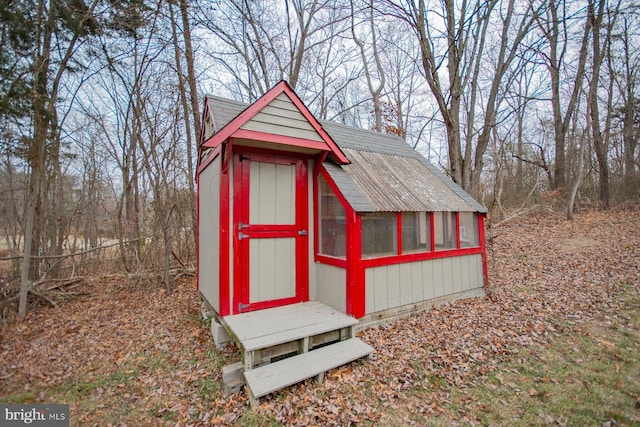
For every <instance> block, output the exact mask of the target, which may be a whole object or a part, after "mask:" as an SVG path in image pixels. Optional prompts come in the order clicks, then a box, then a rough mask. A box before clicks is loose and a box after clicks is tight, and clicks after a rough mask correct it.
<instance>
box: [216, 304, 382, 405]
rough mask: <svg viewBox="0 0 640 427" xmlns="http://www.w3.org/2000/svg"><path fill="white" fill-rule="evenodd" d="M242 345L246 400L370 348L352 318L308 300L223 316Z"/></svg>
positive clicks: (253, 400)
mask: <svg viewBox="0 0 640 427" xmlns="http://www.w3.org/2000/svg"><path fill="white" fill-rule="evenodd" d="M222 320H223V323H224V325H225V327H226V329H227V330H228V332H229V333H230V335H231V336H232V338H233V339H234V341H235V342H236V344H237V345H238V347H239V348H240V349H241V351H242V367H243V370H244V378H245V380H246V385H247V387H248V391H249V397H250V400H251V403H252V405H256V404H257V403H258V398H260V397H262V396H265V395H267V394H269V393H272V392H274V391H277V390H280V389H282V388H284V387H287V386H289V385H292V384H295V383H297V382H300V381H304V380H305V379H307V378H311V377H316V378H317V379H318V380H319V381H321V380H322V378H323V375H324V372H326V371H327V370H329V369H333V368H336V367H338V366H341V365H344V364H346V363H349V362H352V361H354V360H356V359H359V358H361V357H364V356H367V355H369V354H371V353H372V352H373V348H371V347H370V346H369V345H367V344H365V343H364V342H362V341H361V340H359V339H358V338H356V337H355V326H356V325H357V324H358V321H357V320H356V319H354V318H353V317H350V316H347V315H346V314H344V313H342V312H340V311H338V310H336V309H334V308H332V307H329V306H327V305H325V304H322V303H320V302H317V301H309V302H304V303H299V304H292V305H288V306H284V307H277V308H271V309H266V310H258V311H252V312H249V313H243V314H237V315H232V316H225V317H223V319H222Z"/></svg>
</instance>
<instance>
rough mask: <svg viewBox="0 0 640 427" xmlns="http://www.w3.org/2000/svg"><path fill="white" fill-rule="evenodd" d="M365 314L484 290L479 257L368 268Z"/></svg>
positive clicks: (440, 259)
mask: <svg viewBox="0 0 640 427" xmlns="http://www.w3.org/2000/svg"><path fill="white" fill-rule="evenodd" d="M365 279H366V314H371V313H375V312H379V311H383V310H388V309H391V308H396V307H400V306H403V305H407V304H415V303H419V302H422V301H427V300H430V299H434V298H439V297H442V296H445V295H450V294H457V293H461V292H466V291H470V290H472V289H478V288H480V289H481V288H483V286H484V279H483V274H482V255H480V254H474V255H466V256H461V257H451V258H439V259H433V260H426V261H418V262H409V263H404V264H393V265H385V266H381V267H372V268H367V269H366V271H365Z"/></svg>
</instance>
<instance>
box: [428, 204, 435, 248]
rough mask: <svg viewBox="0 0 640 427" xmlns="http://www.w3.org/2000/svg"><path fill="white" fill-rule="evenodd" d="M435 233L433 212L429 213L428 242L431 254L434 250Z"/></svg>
mask: <svg viewBox="0 0 640 427" xmlns="http://www.w3.org/2000/svg"><path fill="white" fill-rule="evenodd" d="M435 232H436V226H435V225H434V224H433V212H429V237H430V238H429V240H431V242H430V246H431V247H430V248H429V250H430V251H431V252H434V251H435V250H436V236H435Z"/></svg>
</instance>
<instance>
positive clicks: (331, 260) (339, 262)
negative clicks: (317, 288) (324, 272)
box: [315, 253, 347, 268]
mask: <svg viewBox="0 0 640 427" xmlns="http://www.w3.org/2000/svg"><path fill="white" fill-rule="evenodd" d="M315 260H316V261H318V262H321V263H323V264H328V265H333V266H334V267H340V268H347V260H346V259H345V258H336V257H332V256H328V255H322V254H318V253H316V257H315Z"/></svg>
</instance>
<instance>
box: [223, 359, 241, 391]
mask: <svg viewBox="0 0 640 427" xmlns="http://www.w3.org/2000/svg"><path fill="white" fill-rule="evenodd" d="M243 372H244V369H243V368H242V362H236V363H233V364H231V365H227V366H224V367H223V368H222V382H223V384H224V387H223V389H224V394H225V396H228V395H229V394H231V393H238V392H239V391H240V390H241V389H242V386H243V385H244V375H243V374H242V373H243Z"/></svg>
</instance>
